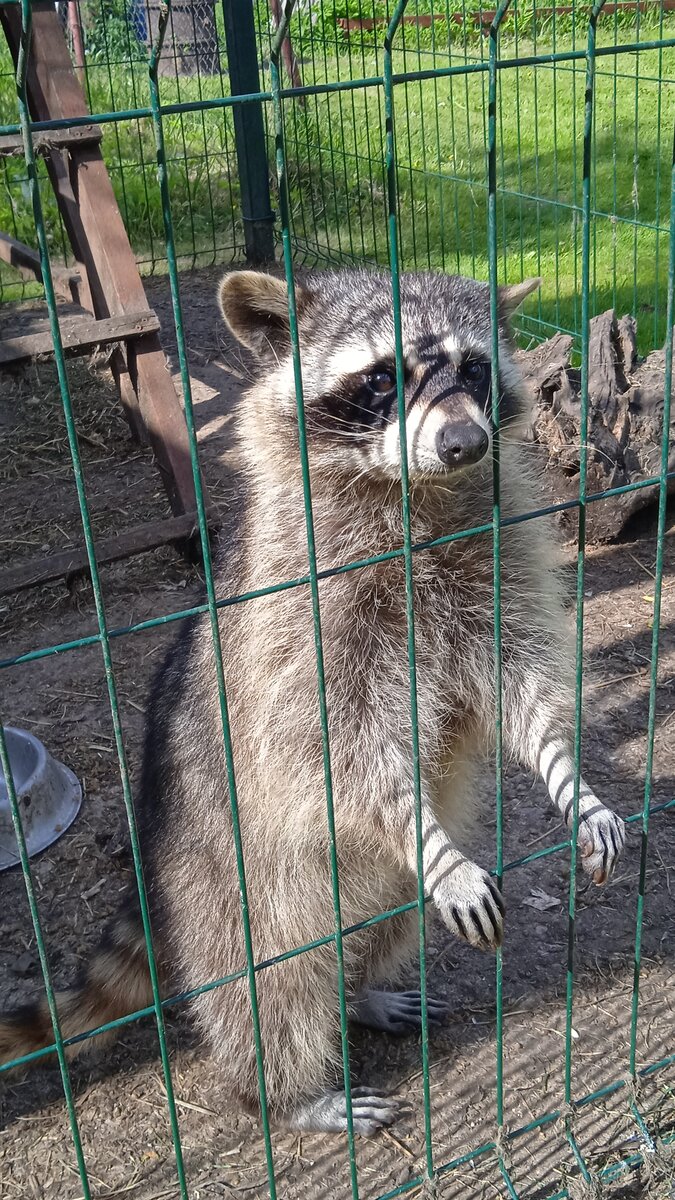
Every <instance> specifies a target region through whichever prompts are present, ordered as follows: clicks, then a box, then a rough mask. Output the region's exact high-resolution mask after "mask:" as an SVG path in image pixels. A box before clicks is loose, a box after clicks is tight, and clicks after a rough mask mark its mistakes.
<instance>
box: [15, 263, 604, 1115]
mask: <svg viewBox="0 0 675 1200" xmlns="http://www.w3.org/2000/svg"><path fill="white" fill-rule="evenodd" d="M537 282H538V281H534V283H532V282H530V283H526V284H523V285H520V286H518V287H515V288H506V289H502V291H501V294H500V304H501V311H502V320H501V323H500V331H499V339H500V355H499V368H500V382H501V391H500V395H501V400H500V404H501V420H502V429H503V432H502V435H501V438H500V445H501V503H502V512H503V514H504V515H505V516H509V515H513V514H516V513H522V512H525V511H527V510H528V509H532V508H535V507H536V506H537V495H536V488H535V486H534V483H533V481H532V480H531V478H530V476H529V474H528V471H527V468H526V464H525V462H524V455H523V452H522V450H521V448H520V444H519V441H518V438H519V436H520V426H521V421H520V417H521V415H522V412H523V405H524V398H523V392H522V386H521V382H520V377H519V373H518V370H517V367H516V365H515V363H514V360H513V354H512V347H511V342H510V336H509V329H508V320H509V316H510V314H511V312H512V310H513V309H514V308H515V307H516V306H517V305H518V304H519V303H520V301H521V300H522V299H523V298H524V296H525V295H527V293H528V291H531V290H532V288H533V287H534V286H536V285H537ZM220 299H221V306H222V310H223V314H224V317H225V320H226V322H227V324H228V325H229V327H230V329H231V330H232V332H233V333H234V334H235V336H236V337H237V338H238V339H239V340H240V342H241V343H243V345H244V346H246V347H247V348H248V349H249V350H251V351H252V352H253V354H254V355H255V356H256V359H257V371H256V381H255V383H254V384H253V386H252V387H251V389H250V391H249V393H248V395H247V397H246V398H245V399H244V400H243V402H242V404H241V406H240V408H239V410H238V413H237V418H236V420H237V430H238V436H239V442H240V447H241V454H242V458H243V461H244V464H245V468H246V488H247V493H248V494H247V503H246V506H245V513H244V516H243V524H242V528H241V532H240V534H239V537H238V539H237V541H236V542H235V543H234V544H233V543H231V542H230V543H228V544H226V545H223V546H222V547H221V552H220V557H219V560H218V566H217V575H216V584H217V592H218V595H219V596H221V597H223V596H226V595H236V594H240V593H244V592H253V591H256V590H257V589H261V588H265V587H267V586H268V585H269V584H270V583H276V582H282V581H284V580H289V579H294V578H297V577H301V576H305V575H306V574H307V548H306V538H305V516H304V508H303V496H302V481H301V472H300V458H299V452H298V426H297V419H296V401H295V389H294V373H293V364H292V359H291V353H290V342H289V325H288V310H287V296H286V288H285V285H284V284H283V283H281V282H280V281H278V280H277V279H275V278H272V277H270V276H265V275H259V274H255V273H251V272H240V273H234V274H230V275H228V276H226V278H225V279H224V281H223V284H222V288H221V296H220ZM401 300H402V331H403V346H404V354H405V362H406V384H405V388H406V405H407V444H408V459H409V464H410V510H411V522H412V540H413V542H414V543H428V542H432V541H434V540H435V539H437V538H439V537H441V536H443V535H445V534H448V533H452V532H453V531H456V530H462V529H465V528H468V527H472V526H476V525H482V524H489V522H490V521H491V519H492V456H491V454H490V453H489V452H488V451H489V449H490V445H491V438H492V425H491V418H490V366H489V363H490V346H491V325H490V306H489V295H488V288H487V286H486V285H484V284H479V283H475V282H473V281H470V280H466V279H462V278H449V277H446V276H441V275H430V274H429V275H426V274H425V275H408V276H404V277H403V278H402V280H401ZM297 305H298V314H299V329H300V344H301V351H302V363H303V371H302V379H303V387H304V401H305V409H306V423H307V435H308V446H309V460H310V470H311V479H312V495H313V515H314V528H315V532H316V546H317V554H318V566H319V570H324V569H326V568H332V567H336V566H339V565H341V564H345V563H348V562H351V561H354V560H360V559H365V558H368V557H370V556H372V555H379V554H384V553H387V552H389V551H395V550H399V549H400V547H401V545H402V538H403V532H402V518H401V488H400V457H399V433H398V417H397V404H396V387H395V365H394V324H393V316H392V302H391V282H390V279H389V278H388V277H387V276H385V275H382V274H376V273H366V272H357V271H354V272H335V273H326V274H318V275H317V276H316V277H315V278H312V279H310V280H309V281H308V282H307V283H305V284H303V285H302V287H300V288H298V292H297ZM492 555H493V548H492V537H491V534H489V533H486V534H483V535H476V536H471V537H467V538H462V539H459V540H457V541H454V542H450V543H446V544H443V545H440V546H433V547H431V548H428V549H426V550H422V551H419V552H417V553H416V554H415V555H414V567H413V570H414V582H415V637H416V653H417V681H418V709H419V735H420V748H421V772H422V786H423V843H424V869H425V884H426V889H427V892H428V894H429V896H430V897H431V899H432V901H433V903H434V904H435V906H436V908H437V909H438V911H439V913H440V915H441V917H442V918H443V920H444V921H445V923H446V924H447V925H448V927H449V928H450V929H451V930H452V931H453V932H454V933H455V934H457V935H458V936H460V937H462V938H465V939H466V940H467V941H469V942H470V943H471V944H472V945H475V946H479V947H483V948H488V947H495V946H496V945H497V944H498V943H499V942H500V940H501V936H502V917H503V905H502V900H501V897H500V895H499V893H498V891H497V888H496V886H495V884H494V882H493V881H492V880H491V879H490V877H489V875H488V874H487V873H486V872H485V871H484V870H482V869H481V868H480V867H478V866H477V865H475V864H474V863H472V862H470V861H469V860H468V859H466V858H465V857H464V856H463V855H462V853H461V851H460V850H459V849H458V848H457V846H456V845H455V838H456V837H457V836H458V831H459V830H461V827H462V825H466V824H467V823H469V824H470V822H471V817H472V806H473V797H472V786H473V784H472V774H473V770H474V764H475V763H476V762H477V760H478V758H479V757H480V756H482V755H485V754H486V753H489V752H490V749H491V747H492V744H493V738H494V722H495V694H494V637H493V559H492ZM501 580H502V641H503V702H504V712H503V732H504V744H505V748H506V751H507V753H508V754H509V755H511V756H512V757H513V758H514V759H516V760H517V761H518V762H520V763H522V764H524V765H526V766H527V767H529V768H530V769H531V770H532V771H535V772H539V773H540V774H542V775H543V777H544V779H545V781H546V783H547V785H548V789H549V792H550V794H551V796H552V798H553V800H554V801H555V803H556V804H557V805H558V807H559V809H560V810H561V812H562V813H563V814H564V816H565V818H566V819H567V820H568V821H569V820H570V819H571V806H572V791H573V783H572V779H573V765H572V759H571V755H570V741H571V735H572V729H573V710H574V693H573V684H572V675H573V672H572V653H571V647H570V641H569V637H568V628H567V625H568V622H567V618H566V615H565V611H564V601H565V596H564V588H563V584H562V582H561V578H560V575H559V571H558V566H557V561H556V554H555V538H554V534H553V531H552V529H551V527H550V525H549V523H548V522H546V521H542V520H532V521H528V522H526V523H523V524H518V525H513V526H509V527H506V528H505V529H504V530H503V533H502V567H501ZM319 592H320V601H321V621H322V631H323V653H324V664H325V678H326V699H327V706H328V722H329V729H330V749H331V769H332V779H333V791H334V803H335V820H336V826H337V843H338V848H339V850H338V854H339V875H340V898H341V904H342V919H343V923H344V925H345V926H351V925H355V924H357V923H358V922H361V921H363V920H364V919H366V918H368V917H371V916H373V915H374V914H376V913H379V912H381V911H383V910H386V909H390V908H395V907H397V906H398V905H401V904H403V903H405V902H407V901H413V900H414V899H415V898H416V881H415V868H416V853H415V820H414V811H413V774H412V756H411V718H410V703H409V677H408V653H407V634H406V607H405V584H404V563H403V559H402V558H401V557H400V556H398V557H393V558H389V559H385V560H384V561H382V562H378V563H377V564H375V565H373V566H368V567H365V568H363V569H358V570H353V571H349V572H345V573H341V574H338V575H334V576H332V577H330V578H328V579H325V580H322V581H321V582H320V584H319ZM220 636H221V640H222V647H223V656H224V663H225V673H226V683H227V688H228V702H229V719H230V723H231V729H232V738H233V744H234V763H235V770H236V777H237V786H238V801H239V812H240V817H241V829H242V839H243V853H244V859H245V863H246V873H247V884H248V901H249V917H250V922H251V929H252V937H253V953H254V955H255V958H256V960H258V961H260V960H265V959H270V958H273V957H274V956H276V955H279V954H281V953H283V952H284V951H288V950H291V949H293V948H294V947H296V946H300V945H302V944H304V943H305V942H308V941H311V940H314V939H317V938H321V937H322V936H324V935H327V934H330V933H331V932H332V931H333V928H334V925H333V898H332V890H331V874H330V865H329V839H328V830H327V821H326V802H325V791H324V768H323V759H322V743H321V728H320V722H319V708H318V700H317V696H318V692H317V671H316V659H315V651H314V630H313V622H312V609H311V598H310V592H309V588H308V587H307V586H305V585H302V586H296V587H292V588H289V589H287V590H283V591H280V592H278V593H275V594H272V595H266V596H262V597H260V598H258V599H254V600H251V601H247V602H246V603H242V604H235V605H232V606H229V607H227V608H225V609H223V610H221V612H220ZM580 808H581V815H582V820H581V826H580V846H581V852H582V856H583V862H584V867H585V869H586V870H587V871H588V873H589V874H590V875H591V877H592V878H593V880H594V881H595V882H596V883H603V882H605V880H606V879H607V878H608V877H609V875H610V874H611V871H612V868H613V866H614V864H615V861H616V859H617V857H618V855H619V854H620V852H621V848H622V845H623V838H624V832H623V825H622V822H621V821H620V820H619V818H617V817H615V816H614V815H613V814H612V813H611V812H609V810H607V809H606V808H604V807H603V806H602V805H601V804H600V803H599V802H598V801H597V800H596V799H595V797H594V795H593V793H592V792H591V791H590V789H589V788H588V787H587V786H586V785H585V784H583V783H582V787H581V798H580ZM141 824H142V838H143V851H144V857H145V861H146V863H147V879H148V887H149V893H150V900H151V905H152V911H153V927H154V931H155V939H156V944H157V950H158V954H159V956H160V960H161V965H162V970H163V974H164V976H165V977H166V980H167V984H166V986H167V987H168V986H172V987H175V988H180V989H190V988H194V987H197V986H198V985H200V984H202V983H204V982H205V981H208V980H213V979H217V978H219V977H221V976H223V975H227V974H229V973H232V972H236V971H238V970H240V969H241V968H242V967H243V966H244V964H245V952H244V939H243V933H242V920H241V907H240V896H239V889H238V883H237V869H236V863H235V852H234V844H233V836H232V823H231V816H230V804H229V797H228V785H227V775H226V767H225V755H224V750H223V738H222V733H221V715H220V710H219V703H218V697H217V690H216V677H215V670H214V666H213V651H212V643H211V634H210V630H209V626H208V622H207V621H205V620H200V621H199V622H197V623H193V624H192V626H191V628H190V629H189V630H188V631H186V632H184V633H182V634H181V637H180V639H179V641H178V643H177V645H176V647H175V649H174V650H173V651H172V653H171V654H170V655H169V656H168V658H167V660H166V662H165V664H164V667H163V669H162V671H161V674H160V676H159V678H158V681H157V683H156V686H155V690H154V694H153V698H152V702H151V708H150V717H149V728H148V737H147V748H146V758H145V770H144V779H143V786H142V795H141ZM416 921H417V918H416V914H415V913H414V912H413V913H409V914H405V915H399V916H396V917H394V918H393V919H390V920H386V921H383V922H381V923H379V924H376V925H374V926H372V927H370V928H368V929H364V930H361V931H359V932H357V933H354V934H351V935H349V936H347V937H346V938H345V941H344V952H345V971H346V984H347V989H348V994H349V999H350V1006H351V1007H350V1010H351V1013H352V1015H353V1017H354V1018H355V1019H357V1020H362V1021H364V1022H366V1023H369V1024H372V1025H376V1026H378V1027H381V1028H386V1029H388V1030H390V1031H391V1032H401V1031H402V1030H403V1029H405V1028H410V1027H414V1026H415V1025H416V1024H419V1020H420V1011H419V1006H420V1000H419V995H418V994H416V993H403V994H396V993H387V992H385V991H382V990H380V989H381V985H382V983H383V982H385V981H386V982H388V983H391V982H392V981H394V980H395V978H396V975H397V974H398V973H399V972H400V970H401V968H402V967H403V966H404V965H405V964H406V963H407V962H408V961H409V960H410V958H411V956H413V955H414V953H415V947H416V941H417V926H416ZM116 961H117V960H116ZM137 962H138V956H136V958H135V959H134V963H137ZM132 973H133V975H134V977H135V978H136V981H138V970H137V967H134V968H133V972H132ZM256 980H257V987H258V1004H259V1013H260V1023H261V1030H262V1042H263V1047H264V1057H265V1077H266V1087H267V1096H268V1101H269V1105H270V1108H271V1110H272V1113H273V1115H274V1116H275V1117H276V1118H277V1119H280V1120H282V1121H284V1122H286V1123H287V1124H290V1125H292V1126H294V1127H297V1128H315V1129H316V1128H318V1129H331V1130H341V1129H344V1128H345V1127H346V1114H345V1102H344V1094H343V1093H342V1092H340V1091H339V1090H331V1088H332V1087H335V1086H336V1085H337V1083H338V1080H339V1075H340V1062H341V1055H340V1023H339V1014H338V1000H337V972H336V957H335V949H334V947H333V946H332V945H325V946H321V947H319V948H317V949H315V950H312V951H310V952H308V953H303V954H300V955H297V956H295V957H293V958H290V959H288V960H286V961H284V962H282V963H278V964H276V965H273V966H270V967H268V968H266V969H263V970H261V971H259V972H258V973H257V976H256ZM118 982H119V981H118ZM99 990H100V989H99ZM100 994H101V995H102V999H103V1000H104V999H105V995H104V993H100ZM80 995H81V997H82V1003H83V1005H84V1003H85V998H86V996H87V983H86V981H85V983H84V986H83V989H82V991H81V992H80ZM134 999H135V1002H138V997H137V993H135V995H134ZM69 1003H70V1005H71V1008H70V1009H69V1014H70V1016H69V1021H68V1024H69V1028H72V1026H73V1020H74V1018H73V1015H72V1003H73V1002H72V1000H71V1001H70V1002H69ZM113 1007H114V1006H113ZM192 1007H193V1009H194V1012H195V1014H196V1016H197V1019H198V1022H199V1025H200V1026H201V1029H202V1031H203V1034H204V1037H205V1038H206V1039H207V1041H208V1042H209V1043H210V1045H211V1047H212V1049H213V1052H214V1054H215V1055H216V1057H217V1059H218V1061H219V1063H220V1065H221V1070H222V1077H223V1090H224V1095H226V1096H230V1095H235V1096H237V1097H239V1099H240V1100H241V1101H242V1102H243V1103H244V1104H247V1105H251V1106H254V1107H255V1105H256V1103H257V1098H258V1089H257V1082H256V1065H255V1055H254V1043H253V1032H252V1021H251V1011H250V1003H249V998H248V986H247V983H246V981H245V980H241V981H237V982H235V983H231V984H228V985H226V986H224V987H222V988H217V989H215V990H213V991H210V992H209V993H207V994H205V995H202V996H200V997H199V998H198V999H196V1000H194V1001H193V1002H192ZM442 1013H443V1008H442V1006H441V1005H439V1004H437V1003H435V1002H431V1006H430V1017H431V1019H432V1020H436V1019H440V1017H441V1016H442ZM98 1015H99V1017H100V1019H104V1018H105V1015H106V1007H105V1003H102V1005H101V1011H100V1013H99V1014H98ZM82 1017H83V1019H87V1018H88V1019H89V1020H91V1013H90V1012H89V1011H87V1017H86V1018H85V1016H84V1010H83V1012H82ZM21 1021H22V1022H23V1024H21ZM21 1021H20V1022H19V1023H18V1024H17V1022H16V1021H15V1022H14V1024H13V1025H12V1022H11V1021H10V1022H8V1023H5V1025H4V1026H2V1027H0V1047H1V1046H3V1045H4V1050H5V1054H7V1053H8V1052H11V1051H12V1049H13V1050H14V1052H20V1050H21V1046H22V1045H27V1044H28V1043H27V1042H26V1041H25V1040H24V1042H23V1043H22V1042H21V1038H20V1037H19V1036H18V1033H17V1030H18V1028H19V1027H21V1028H22V1029H23V1031H24V1038H25V1036H27V1035H26V1030H27V1028H28V1027H29V1025H30V1022H27V1021H26V1014H25V1013H24V1014H22V1017H21ZM12 1028H13V1029H14V1031H15V1036H14V1039H13V1040H12V1033H11V1030H12ZM43 1039H46V1040H50V1035H49V1034H48V1032H46V1031H44V1030H43ZM34 1040H35V1035H34V1039H33V1042H31V1043H30V1045H31V1048H32V1046H33V1044H34ZM394 1115H395V1107H394V1105H393V1103H392V1102H391V1101H389V1100H386V1099H384V1098H383V1097H381V1096H378V1094H377V1093H372V1092H369V1091H368V1090H367V1089H358V1090H357V1091H356V1093H355V1097H354V1124H355V1129H356V1130H357V1132H360V1133H366V1134H367V1133H372V1132H373V1131H374V1130H375V1129H376V1128H378V1127H379V1126H380V1125H381V1124H384V1123H388V1122H389V1121H391V1120H392V1119H393V1117H394Z"/></svg>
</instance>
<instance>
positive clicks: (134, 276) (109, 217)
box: [0, 0, 196, 594]
mask: <svg viewBox="0 0 675 1200" xmlns="http://www.w3.org/2000/svg"><path fill="white" fill-rule="evenodd" d="M0 24H1V25H2V28H3V29H4V32H5V36H6V38H7V42H8V45H9V48H10V51H11V54H12V58H13V60H14V63H15V64H16V61H17V55H18V51H19V44H20V38H21V13H20V9H19V6H18V5H0ZM27 95H28V103H29V107H30V113H31V118H32V120H33V121H53V120H68V119H69V118H82V117H86V116H89V109H88V107H87V103H86V99H85V95H84V92H83V90H82V87H81V85H80V82H79V80H78V79H77V77H76V74H75V71H74V69H73V65H72V62H71V58H70V54H69V52H68V47H67V44H66V39H65V36H64V33H63V30H62V27H61V24H60V22H59V18H58V15H57V12H56V10H55V7H54V5H53V3H50V2H48V0H38V2H37V3H34V4H33V33H32V42H31V53H30V61H29V66H28V75H27ZM101 137H102V134H101V129H100V127H99V126H97V125H95V124H93V123H88V124H84V125H77V126H73V127H71V128H60V129H58V130H53V131H52V130H46V131H37V132H36V133H35V134H34V135H33V145H34V149H35V152H36V153H39V154H40V155H42V156H43V157H44V160H45V163H46V167H47V171H48V174H49V178H50V181H51V184H52V188H53V190H54V194H55V197H56V200H57V203H58V207H59V211H60V213H61V218H62V221H63V225H64V228H65V231H66V234H67V237H68V240H69V242H70V245H71V248H72V252H73V257H74V259H75V265H74V266H73V267H70V268H64V267H54V268H53V275H54V286H55V290H56V292H57V294H58V295H59V296H61V297H62V298H63V299H66V300H68V301H70V302H72V304H74V305H76V306H78V308H79V309H80V310H81V315H80V319H79V320H76V319H75V317H72V316H70V317H69V318H66V319H64V321H63V322H62V324H61V331H62V336H63V342H64V349H65V350H66V352H67V353H69V354H72V353H77V352H84V351H86V350H87V348H90V347H92V346H94V345H102V344H109V345H111V346H112V347H113V348H112V351H111V357H110V360H109V365H110V368H111V370H112V374H113V377H114V380H115V384H116V386H117V390H118V392H119V396H120V400H121V402H122V405H123V406H124V411H125V414H126V416H127V419H128V422H129V425H130V427H131V430H132V433H133V434H134V436H135V437H136V438H137V439H140V440H146V439H147V440H148V441H149V442H150V445H151V446H152V449H153V452H154V455H155V458H156V461H157V465H158V467H159V470H160V473H161V476H162V480H163V483H164V487H165V489H166V492H167V495H168V498H169V503H170V505H171V510H172V512H173V514H174V520H172V521H164V522H155V524H154V526H148V527H144V528H145V529H147V536H144V534H143V529H141V528H137V529H135V530H131V531H128V534H127V535H125V536H126V541H127V543H128V545H129V550H128V551H127V553H135V552H136V551H137V550H139V549H149V548H151V547H152V546H154V545H160V544H162V542H166V541H172V540H179V539H182V538H184V537H186V535H188V534H189V533H190V532H191V531H192V530H193V529H194V527H195V525H196V518H195V493H194V483H193V477H192V468H191V463H190V452H189V443H188V435H187V427H186V423H185V417H184V414H183V410H182V407H181V403H180V400H179V397H178V394H177V392H176V389H175V387H174V384H173V380H172V378H171V375H170V373H169V371H168V369H167V363H166V357H165V354H164V351H163V350H162V345H161V342H160V337H159V321H158V320H157V317H156V315H155V313H154V312H152V310H151V309H149V307H148V304H147V299H146V296H145V290H144V288H143V283H142V280H141V276H140V273H139V270H138V267H137V265H136V259H135V257H134V253H133V251H132V249H131V246H130V244H129V239H128V237H127V232H126V229H125V227H124V223H123V221H122V217H121V214H120V211H119V208H118V206H117V201H116V199H115V194H114V192H113V188H112V184H111V181H110V176H109V175H108V171H107V169H106V165H105V163H104V161H103V157H102V155H101V146H100V144H101ZM6 154H23V142H22V140H21V138H20V137H13V136H4V137H2V138H0V155H6ZM0 257H1V258H3V259H4V261H6V262H9V263H10V264H11V265H12V266H15V267H16V268H17V269H18V270H19V271H20V273H22V274H23V275H25V276H27V277H30V278H33V279H35V278H37V279H40V278H41V272H40V262H39V257H38V256H37V254H36V253H35V251H33V250H31V249H30V248H29V247H27V246H24V245H23V244H22V243H20V242H17V241H16V239H14V238H11V237H9V236H8V235H6V234H3V235H0ZM50 350H53V345H52V342H51V338H50V337H49V334H48V331H47V326H46V325H45V327H44V328H41V329H38V330H37V332H31V333H30V334H29V335H28V336H27V337H24V338H21V337H20V336H19V337H15V338H5V340H4V341H3V343H2V348H1V349H0V367H1V366H2V365H3V363H8V362H16V361H18V360H19V359H21V358H26V357H31V356H32V355H33V354H36V353H44V352H48V351H50ZM176 518H178V519H176ZM160 527H161V528H160ZM153 529H154V530H155V533H154V534H153V532H152V530H153ZM121 542H122V535H121V536H120V537H119V538H116V539H111V545H109V546H108V545H106V544H101V546H100V547H98V546H97V558H98V559H99V561H102V562H104V561H111V560H112V559H113V558H121V557H126V554H123V553H120V552H119V551H120V549H121ZM148 542H149V544H146V543H148ZM65 558H68V561H69V562H71V560H73V561H74V559H76V558H77V560H78V561H79V560H80V559H81V560H82V567H83V568H84V567H86V557H85V556H83V554H82V553H81V552H79V558H78V552H73V553H72V554H71V553H70V552H68V554H67V555H65V556H64V555H52V556H50V559H52V560H53V568H52V567H50V565H49V560H43V561H44V569H43V571H38V570H37V569H36V567H37V564H34V565H33V566H32V570H31V569H28V568H26V569H24V570H23V571H22V569H20V568H15V569H13V570H12V571H11V572H6V573H5V574H6V575H7V576H8V579H7V580H6V583H7V584H8V585H11V586H4V584H3V577H2V576H0V594H2V592H3V591H8V590H11V591H14V590H18V588H19V587H21V586H29V585H30V584H33V583H35V582H38V581H42V580H44V579H49V578H57V577H58V576H59V575H61V574H64V573H65V572H64V570H63V569H62V563H60V562H57V560H59V559H61V560H65ZM29 567H30V564H29ZM73 569H76V568H75V567H74V566H72V565H71V570H73ZM9 576H11V579H10V578H9ZM24 577H25V579H26V582H24V583H22V582H21V580H22V579H23V578H24Z"/></svg>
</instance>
